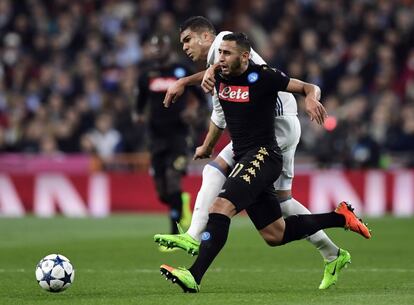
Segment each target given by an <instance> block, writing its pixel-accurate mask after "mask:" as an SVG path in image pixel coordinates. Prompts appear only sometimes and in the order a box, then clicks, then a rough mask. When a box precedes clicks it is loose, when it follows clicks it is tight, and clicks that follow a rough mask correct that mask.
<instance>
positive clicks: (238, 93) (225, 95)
mask: <svg viewBox="0 0 414 305" xmlns="http://www.w3.org/2000/svg"><path fill="white" fill-rule="evenodd" d="M219 98H220V99H222V100H224V101H228V102H234V103H248V102H250V98H249V86H232V85H226V84H223V83H220V88H219Z"/></svg>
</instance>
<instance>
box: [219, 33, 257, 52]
mask: <svg viewBox="0 0 414 305" xmlns="http://www.w3.org/2000/svg"><path fill="white" fill-rule="evenodd" d="M223 40H227V41H235V42H236V45H237V46H238V47H239V48H240V49H241V50H242V51H247V52H250V48H251V44H250V41H249V38H248V37H247V35H246V34H244V33H241V32H236V33H231V34H227V35H224V36H223Z"/></svg>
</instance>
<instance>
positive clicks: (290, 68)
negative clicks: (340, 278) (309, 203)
mask: <svg viewBox="0 0 414 305" xmlns="http://www.w3.org/2000/svg"><path fill="white" fill-rule="evenodd" d="M193 15H203V16H205V17H207V18H209V19H210V20H211V21H212V22H213V23H214V24H215V25H216V27H217V30H218V31H220V30H233V31H236V30H237V31H243V32H245V33H247V34H248V36H249V37H250V39H251V41H252V43H253V45H254V48H255V49H256V50H257V51H258V53H259V54H261V55H262V56H263V58H264V59H265V60H266V61H267V62H268V63H269V64H270V65H271V66H274V67H277V68H279V69H281V70H283V71H285V72H286V73H287V74H288V75H289V76H290V77H295V78H299V79H302V80H305V81H308V82H312V83H315V84H317V85H319V86H320V87H321V89H322V93H323V98H322V101H323V103H324V105H325V106H326V108H327V110H328V112H329V114H330V117H329V119H328V120H327V122H326V124H325V126H324V128H321V127H319V126H318V125H316V123H314V122H310V121H309V120H308V118H307V117H306V114H304V113H303V111H301V112H300V114H299V116H300V119H301V122H302V140H301V143H300V145H299V147H298V154H302V155H309V156H313V157H314V158H315V160H316V161H318V163H319V164H320V165H322V166H331V165H336V164H341V165H345V166H347V167H352V168H359V167H388V166H390V162H392V158H393V157H394V156H408V157H407V158H405V159H404V162H405V163H406V164H404V165H407V166H414V162H413V157H412V156H414V18H413V16H414V1H412V0H394V1H392V0H352V1H350V0H295V1H293V0H291V1H289V0H254V1H247V0H242V1H236V0H233V1H224V0H221V1H220V0H206V1H198V2H197V3H194V2H193V1H190V0H141V1H127V0H102V1H98V0H55V1H46V0H45V1H40V0H21V1H12V0H0V152H27V153H43V154H57V153H59V154H60V153H76V152H87V153H96V154H98V155H99V156H101V157H103V158H107V157H110V156H111V155H113V154H115V153H131V152H136V151H145V150H146V148H147V147H146V145H147V144H146V143H147V141H146V137H147V135H146V134H147V131H146V126H145V124H142V123H137V122H135V121H134V120H133V115H132V114H133V112H134V104H135V102H136V96H137V81H138V78H139V75H140V71H141V67H142V65H143V63H145V62H146V61H147V60H148V58H149V57H150V54H149V48H148V37H149V36H150V35H151V34H152V33H155V32H157V33H163V34H165V35H169V36H170V37H171V39H172V41H174V48H175V49H176V52H174V56H176V57H177V58H180V59H181V60H184V61H186V63H187V64H189V65H190V64H191V63H190V62H189V61H188V59H186V58H184V53H183V52H182V51H181V46H180V44H179V41H178V40H179V39H178V37H179V36H178V27H179V25H180V24H181V23H182V22H183V21H184V20H185V19H187V18H188V17H190V16H193ZM194 68H195V69H197V68H202V67H194ZM298 101H299V105H300V106H301V105H302V104H303V103H302V100H301V99H300V98H299V99H298ZM205 121H206V122H205V126H207V124H208V117H206V119H205ZM195 136H197V137H199V134H198V133H196V134H195ZM199 141H200V139H194V143H199ZM390 160H391V161H390Z"/></svg>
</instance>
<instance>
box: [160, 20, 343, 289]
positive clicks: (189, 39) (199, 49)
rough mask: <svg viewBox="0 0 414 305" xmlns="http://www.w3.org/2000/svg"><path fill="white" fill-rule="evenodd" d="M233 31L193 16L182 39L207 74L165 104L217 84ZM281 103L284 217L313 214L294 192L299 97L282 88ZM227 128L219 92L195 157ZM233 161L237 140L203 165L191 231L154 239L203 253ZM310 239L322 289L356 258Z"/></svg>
mask: <svg viewBox="0 0 414 305" xmlns="http://www.w3.org/2000/svg"><path fill="white" fill-rule="evenodd" d="M229 33H231V32H228V31H223V32H220V33H219V34H218V35H217V36H216V35H215V29H214V26H213V25H212V24H211V23H210V21H209V20H207V19H206V18H204V17H201V16H195V17H191V18H189V19H187V21H185V22H184V24H183V25H182V27H181V29H180V41H181V42H182V43H183V50H184V52H185V53H186V54H187V55H188V56H189V57H190V58H191V59H192V60H193V61H200V60H206V61H207V65H208V66H210V68H209V69H208V70H207V71H206V73H205V71H202V72H199V73H197V74H194V75H193V76H189V77H186V78H182V79H180V80H178V81H177V82H176V83H175V84H174V85H173V86H172V87H170V88H169V90H168V91H167V94H166V97H165V100H164V105H165V106H166V107H168V106H169V104H170V103H171V102H174V101H175V99H176V98H177V97H178V96H180V95H181V94H182V93H183V91H184V88H185V86H188V85H195V84H200V82H201V80H203V84H202V87H203V88H204V90H205V91H210V90H211V89H212V88H213V86H214V76H213V75H214V69H215V64H216V63H217V62H218V57H219V53H218V48H219V46H220V43H221V41H222V38H223V36H224V35H226V34H229ZM251 60H252V61H253V62H254V63H256V64H266V63H265V61H264V60H263V59H262V58H261V57H260V56H259V55H258V54H257V53H256V52H255V51H254V50H251ZM203 77H204V79H203ZM276 104H277V107H276V109H275V116H276V124H275V135H276V139H277V143H278V146H279V147H280V149H281V151H282V155H283V169H282V174H281V175H280V177H279V179H278V180H277V181H276V182H275V184H274V186H275V189H276V191H277V194H278V199H279V202H280V206H281V209H282V213H283V216H284V217H287V216H289V215H294V214H310V211H309V210H308V209H307V208H306V207H304V206H303V205H302V204H301V203H300V202H298V201H297V200H295V199H294V198H293V197H292V195H291V189H292V180H293V176H294V155H295V150H296V146H297V144H298V143H299V139H300V133H301V130H300V123H299V120H298V117H297V104H296V99H295V98H294V96H293V95H292V94H291V93H287V92H279V94H278V100H277V103H276ZM306 107H307V110H308V114H309V115H310V116H311V119H312V120H313V119H315V120H316V121H317V122H318V123H319V124H321V123H323V120H324V118H325V115H326V112H325V109H324V108H323V106H322V105H321V104H319V105H306ZM225 127H226V121H225V119H224V114H223V111H222V109H221V106H220V103H219V101H218V98H217V95H214V96H213V112H212V115H211V122H210V127H209V132H208V134H207V136H206V139H205V140H204V143H203V145H201V146H200V147H197V149H196V152H195V155H194V158H195V159H199V158H208V157H210V156H211V153H212V151H213V148H214V145H215V144H216V143H217V141H218V139H219V137H220V135H221V133H222V131H223V129H224V128H225ZM234 165H235V161H234V159H233V149H232V143H229V144H228V145H227V146H226V147H225V148H224V149H223V150H222V151H221V152H220V153H219V155H218V156H217V157H216V159H215V160H214V161H212V162H210V163H209V164H207V165H206V166H205V167H204V169H203V180H202V185H201V188H200V191H199V192H198V195H197V198H196V202H195V207H194V211H193V218H192V221H191V226H190V228H189V229H188V231H187V232H185V233H184V232H182V233H181V234H175V235H172V234H156V235H155V236H154V240H155V241H156V242H158V243H159V244H161V245H163V246H166V247H170V248H181V249H183V250H185V251H187V252H188V253H190V254H193V255H195V254H198V248H199V245H200V240H201V234H202V233H203V231H204V229H205V226H206V224H207V221H208V210H209V208H210V206H211V205H212V204H213V202H214V199H215V198H216V197H217V195H218V194H219V192H220V190H221V187H222V185H223V183H224V181H225V180H226V176H227V174H228V173H229V169H232V168H233V166H234ZM307 240H308V241H310V242H311V243H312V244H313V245H314V246H315V247H316V248H317V249H318V250H319V252H320V253H321V255H322V257H323V258H324V261H325V269H324V276H323V279H322V282H321V283H320V285H319V289H326V288H329V287H330V286H332V285H333V284H335V283H336V282H337V280H338V273H339V272H340V270H341V269H342V268H344V267H346V266H347V265H348V264H349V263H350V262H351V256H350V254H349V252H348V251H346V250H343V249H340V248H338V247H337V246H336V245H335V244H334V243H333V242H332V241H331V240H330V239H329V237H328V236H327V235H326V234H325V232H323V231H322V230H321V231H318V232H317V233H315V234H313V235H311V236H309V237H308V238H307Z"/></svg>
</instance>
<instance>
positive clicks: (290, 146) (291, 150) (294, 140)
mask: <svg viewBox="0 0 414 305" xmlns="http://www.w3.org/2000/svg"><path fill="white" fill-rule="evenodd" d="M300 133H301V129H300V123H299V119H298V117H297V116H295V115H289V116H288V115H286V116H278V117H276V122H275V135H276V140H277V144H278V145H279V147H280V149H281V151H282V156H283V168H282V173H281V174H280V177H279V178H278V179H277V180H276V182H275V183H274V186H275V189H276V190H290V189H292V181H293V177H294V163H295V152H296V146H297V145H298V143H299V140H300ZM218 156H219V157H221V158H222V159H223V160H224V161H225V162H226V163H227V164H228V165H229V166H230V167H231V168H233V167H234V165H235V161H234V159H233V158H234V154H233V145H232V142H230V143H229V144H227V145H226V147H224V148H223V150H222V151H221V152H220V153H219V154H218Z"/></svg>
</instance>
